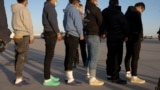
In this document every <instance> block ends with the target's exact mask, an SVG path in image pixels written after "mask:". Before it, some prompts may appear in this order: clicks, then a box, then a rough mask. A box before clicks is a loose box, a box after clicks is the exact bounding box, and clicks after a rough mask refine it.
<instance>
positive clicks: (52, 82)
mask: <svg viewBox="0 0 160 90" xmlns="http://www.w3.org/2000/svg"><path fill="white" fill-rule="evenodd" d="M59 85H60V82H58V81H54V80H53V79H51V80H50V81H49V82H43V86H59Z"/></svg>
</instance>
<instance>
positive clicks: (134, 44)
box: [125, 2, 145, 84]
mask: <svg viewBox="0 0 160 90" xmlns="http://www.w3.org/2000/svg"><path fill="white" fill-rule="evenodd" d="M144 10H145V5H144V3H143V2H138V3H136V4H135V6H129V7H128V10H127V12H126V14H125V17H126V19H127V21H128V23H129V37H128V41H127V42H126V49H127V51H126V57H125V68H126V77H127V78H130V79H131V82H132V83H140V84H142V83H145V80H143V79H140V78H138V77H137V67H138V59H139V54H140V48H141V41H142V40H143V26H142V20H141V13H142V12H143V11H144ZM131 58H132V59H131ZM130 63H131V66H130ZM130 67H131V69H130Z"/></svg>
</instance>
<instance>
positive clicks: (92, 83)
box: [89, 79, 104, 86]
mask: <svg viewBox="0 0 160 90" xmlns="http://www.w3.org/2000/svg"><path fill="white" fill-rule="evenodd" d="M103 84H104V82H103V81H100V80H98V79H96V80H94V81H93V82H89V85H91V86H102V85H103Z"/></svg>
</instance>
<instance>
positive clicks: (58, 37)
mask: <svg viewBox="0 0 160 90" xmlns="http://www.w3.org/2000/svg"><path fill="white" fill-rule="evenodd" d="M57 40H58V41H61V40H62V35H61V33H57Z"/></svg>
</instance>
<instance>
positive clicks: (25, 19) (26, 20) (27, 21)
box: [22, 9, 34, 39]
mask: <svg viewBox="0 0 160 90" xmlns="http://www.w3.org/2000/svg"><path fill="white" fill-rule="evenodd" d="M22 16H23V24H24V26H25V28H26V30H28V33H29V35H30V39H33V38H34V35H33V25H32V19H31V15H30V12H29V10H28V9H26V10H23V15H22Z"/></svg>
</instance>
